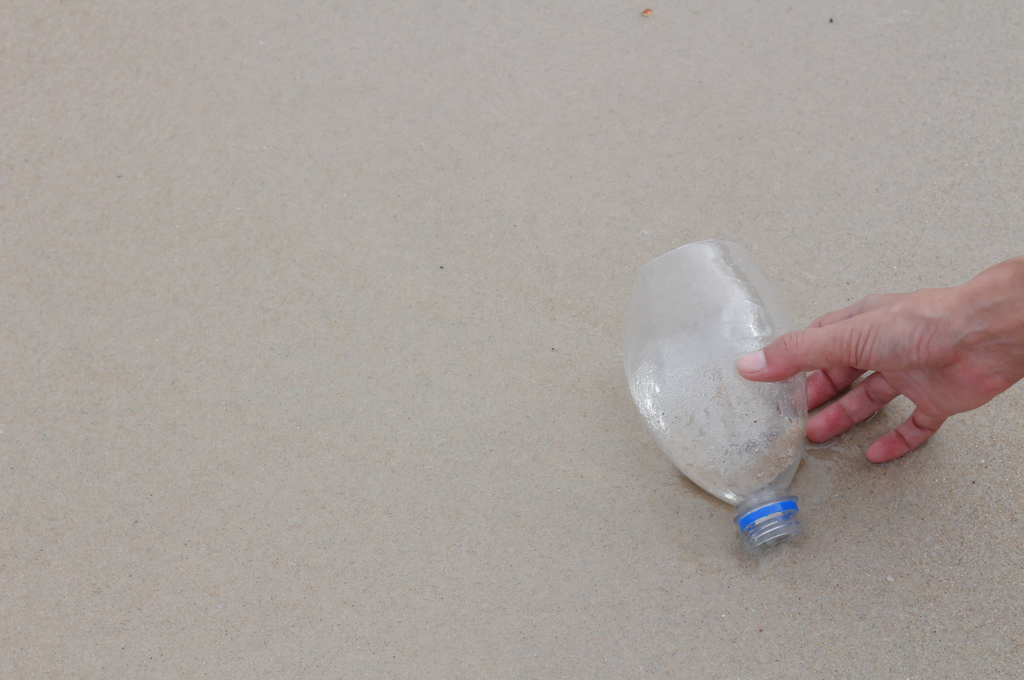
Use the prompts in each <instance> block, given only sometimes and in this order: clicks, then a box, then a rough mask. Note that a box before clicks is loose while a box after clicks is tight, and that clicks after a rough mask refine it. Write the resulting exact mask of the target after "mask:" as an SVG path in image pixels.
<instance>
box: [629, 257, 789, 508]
mask: <svg viewBox="0 0 1024 680" xmlns="http://www.w3.org/2000/svg"><path fill="white" fill-rule="evenodd" d="M789 329H790V321H789V315H788V313H787V312H786V310H785V307H784V306H783V305H782V303H781V300H780V299H779V297H778V295H777V294H776V293H775V291H774V289H773V288H772V286H771V284H770V283H769V282H768V281H767V279H765V277H764V275H763V274H761V272H760V271H759V270H758V269H757V266H756V265H755V263H754V261H753V258H752V257H751V256H750V255H749V253H747V251H746V250H745V249H743V248H742V247H741V246H739V245H737V244H735V243H731V242H728V241H717V240H714V241H701V242H699V243H692V244H690V245H687V246H683V247H682V248H678V249H676V250H674V251H672V252H670V253H667V254H665V255H662V256H661V257H658V258H656V259H655V260H653V261H651V262H650V263H648V264H647V265H645V266H644V267H643V268H641V269H640V271H639V272H638V274H637V277H636V281H635V283H634V286H633V293H632V296H631V298H630V302H629V305H628V307H627V310H626V316H625V325H624V330H623V362H624V365H625V369H626V375H627V378H628V380H629V387H630V391H631V393H632V395H633V399H634V401H635V402H636V405H637V408H638V410H639V411H640V413H641V415H642V416H643V419H644V422H645V423H646V424H647V427H648V429H649V430H650V432H651V434H652V435H653V436H654V439H655V440H656V441H657V443H658V445H659V447H660V448H661V449H662V451H664V452H665V454H666V455H667V456H668V458H669V459H670V460H671V461H672V462H673V463H674V464H675V466H676V467H677V468H679V470H680V471H681V472H682V473H683V474H685V475H686V476H687V477H689V478H690V479H691V480H693V481H694V482H695V483H697V484H698V485H699V486H701V487H702V488H703V489H705V490H706V491H708V492H709V493H711V494H714V495H715V496H717V497H718V498H720V499H722V500H724V501H726V502H728V503H731V504H732V505H735V506H739V507H741V508H746V507H747V506H750V505H751V503H754V504H755V505H756V504H757V503H761V504H765V503H770V502H771V499H778V498H782V497H784V496H785V494H786V489H787V488H788V486H789V484H790V482H791V481H792V479H793V475H794V474H795V473H796V468H797V466H798V465H799V462H800V458H801V456H802V453H803V443H804V437H805V434H804V433H805V419H806V413H807V396H806V383H805V379H804V376H803V375H802V374H800V375H798V376H796V377H794V378H791V379H789V380H786V381H783V382H779V383H755V382H751V381H748V380H745V379H744V378H743V377H741V376H740V375H739V373H738V372H737V370H736V360H737V359H738V358H739V357H741V356H743V355H745V354H748V353H749V352H753V351H756V350H758V349H761V348H762V347H764V346H765V345H767V344H768V343H769V342H771V341H772V340H774V339H775V338H777V337H779V336H780V335H782V334H783V333H785V332H786V331H788V330H789ZM741 528H742V527H741Z"/></svg>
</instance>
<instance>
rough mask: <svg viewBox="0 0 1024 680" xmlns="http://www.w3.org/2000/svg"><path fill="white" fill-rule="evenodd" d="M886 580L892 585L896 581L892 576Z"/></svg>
mask: <svg viewBox="0 0 1024 680" xmlns="http://www.w3.org/2000/svg"><path fill="white" fill-rule="evenodd" d="M885 580H886V581H888V582H889V583H892V582H893V581H895V580H896V579H894V578H893V577H892V576H886V577H885Z"/></svg>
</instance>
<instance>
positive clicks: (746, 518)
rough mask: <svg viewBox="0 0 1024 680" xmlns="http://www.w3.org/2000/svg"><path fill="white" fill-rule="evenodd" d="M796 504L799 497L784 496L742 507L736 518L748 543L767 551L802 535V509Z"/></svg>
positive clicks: (759, 550) (759, 549)
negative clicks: (800, 519)
mask: <svg viewBox="0 0 1024 680" xmlns="http://www.w3.org/2000/svg"><path fill="white" fill-rule="evenodd" d="M796 502H797V498H796V496H783V497H782V498H772V499H771V500H769V501H766V502H763V503H758V504H757V505H754V506H752V507H744V508H742V509H741V510H740V513H739V514H738V515H736V524H737V525H738V526H739V528H740V531H741V532H743V537H744V538H745V539H746V542H747V544H748V545H749V546H750V547H752V548H755V549H757V551H758V552H765V551H768V550H771V549H772V548H775V547H777V546H779V545H781V544H783V543H786V542H787V541H790V540H792V539H793V538H795V537H796V536H797V535H799V534H800V531H801V528H800V522H799V521H798V520H797V518H796V515H797V513H798V512H800V508H799V507H797V503H796Z"/></svg>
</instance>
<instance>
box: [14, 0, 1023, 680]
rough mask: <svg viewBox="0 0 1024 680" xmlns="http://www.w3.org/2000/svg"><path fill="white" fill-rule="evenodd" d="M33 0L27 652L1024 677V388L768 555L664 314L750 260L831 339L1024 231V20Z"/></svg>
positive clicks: (818, 10)
mask: <svg viewBox="0 0 1024 680" xmlns="http://www.w3.org/2000/svg"><path fill="white" fill-rule="evenodd" d="M651 1H652V3H653V0H651ZM648 8H650V9H651V10H652V12H651V15H650V16H641V11H642V10H644V9H648ZM0 14H2V16H0V38H2V40H0V55H2V59H0V83H2V87H0V89H2V91H3V95H2V104H0V168H2V174H0V177H2V181H0V350H2V361H0V677H4V678H33V677H39V678H106V677H111V678H127V677H131V678H174V677H209V678H252V677H301V678H385V677H387V678H641V677H652V678H711V679H722V680H726V679H729V680H736V679H744V680H745V679H751V680H753V679H759V680H760V679H765V678H769V679H770V678H816V679H817V678H839V677H843V678H847V677H849V678H857V677H880V678H900V679H902V678H1014V677H1020V676H1019V673H1020V668H1021V663H1022V660H1024V648H1022V646H1021V645H1022V640H1024V614H1022V611H1024V609H1022V606H1021V605H1022V593H1024V550H1022V548H1021V539H1020V531H1019V525H1020V520H1019V514H1020V510H1021V507H1022V503H1024V478H1022V473H1021V470H1022V454H1021V450H1022V446H1021V445H1022V440H1024V429H1022V427H1021V424H1020V419H1021V413H1022V408H1024V391H1022V388H1021V386H1020V385H1018V386H1017V387H1015V388H1014V389H1012V390H1010V391H1009V392H1007V393H1006V394H1004V395H1002V396H1000V397H999V398H997V399H996V400H994V401H993V402H992V403H990V404H989V405H987V406H986V407H984V408H983V409H981V410H979V411H976V412H973V413H970V414H964V415H961V416H958V417H955V418H952V419H950V420H949V421H948V422H947V423H946V425H945V426H944V427H943V428H942V430H941V431H940V433H939V434H937V435H936V436H935V437H934V438H933V439H932V440H931V441H930V442H928V444H927V445H925V446H924V447H922V448H921V449H920V450H918V451H917V452H915V453H914V454H912V455H910V456H909V457H907V458H905V459H902V460H899V461H896V462H894V463H892V464H890V465H886V466H872V465H870V464H868V463H866V462H865V461H864V459H863V450H864V448H865V447H866V445H867V444H868V443H869V442H870V441H872V439H873V438H874V437H877V436H879V435H880V434H881V433H883V432H884V431H886V430H887V429H889V428H892V427H894V426H895V425H896V424H898V423H899V422H900V421H901V419H902V418H905V417H907V416H908V415H909V413H910V409H909V407H908V404H907V403H906V402H904V401H897V402H895V403H894V404H893V405H891V406H890V407H889V408H887V409H886V410H885V411H884V412H883V413H881V414H880V415H878V416H877V417H876V418H874V419H873V420H872V421H871V422H870V423H868V424H866V425H865V426H864V427H862V428H861V429H859V430H857V431H856V432H854V433H853V434H850V435H848V436H846V437H844V438H842V439H840V440H838V441H835V442H832V443H830V444H828V445H826V446H824V447H814V448H809V450H808V453H807V456H806V458H805V460H804V462H803V463H802V464H801V466H800V470H799V471H798V472H797V475H796V479H795V481H794V484H793V487H792V489H791V490H792V491H793V492H794V493H795V494H796V495H798V496H799V497H800V506H801V521H802V523H803V526H804V529H805V533H804V535H803V536H801V537H800V539H799V540H798V541H797V542H795V543H794V544H792V545H789V546H786V547H785V548H784V549H782V550H780V551H777V552H776V553H774V554H772V555H770V556H769V557H767V558H763V559H760V560H758V559H756V558H753V557H751V556H749V555H747V554H745V553H744V552H743V551H742V550H741V548H740V543H739V539H738V537H737V531H736V527H735V525H734V524H733V515H734V513H733V509H732V508H731V507H730V506H728V505H726V504H725V503H722V502H720V501H718V500H716V499H714V498H713V497H711V496H710V495H708V494H706V493H704V492H703V491H701V490H700V489H698V488H697V487H696V486H695V485H694V484H692V483H691V482H689V481H687V480H686V479H685V478H684V477H682V476H681V475H680V474H679V473H678V472H677V471H676V470H675V468H674V467H673V466H672V464H671V463H670V462H669V461H668V460H667V459H666V458H665V456H664V455H663V454H661V453H660V452H659V451H658V449H657V447H656V445H655V443H654V441H653V440H652V438H651V436H650V435H649V434H648V433H647V431H646V429H645V427H644V424H643V422H642V420H641V419H640V417H639V415H638V413H637V412H636V408H635V407H634V405H633V402H632V399H631V398H630V394H629V390H628V387H627V384H626V378H625V375H624V372H623V368H622V361H621V341H620V332H621V318H622V312H623V310H624V307H625V303H626V301H627V299H628V296H629V291H630V286H631V284H632V279H633V276H634V275H635V273H636V271H637V270H638V269H639V268H640V267H641V266H642V265H643V264H645V263H646V262H648V261H649V260H651V259H652V258H654V257H656V256H658V255H660V254H662V253H664V252H667V251H669V250H671V249H673V248H676V247H678V246H680V245H683V244H685V243H689V242H692V241H697V240H701V239H706V238H713V237H715V238H726V239H730V240H733V241H736V242H738V243H741V244H743V245H744V246H746V247H747V248H748V249H749V250H750V251H751V253H752V254H753V255H754V257H755V258H756V259H757V261H758V263H759V265H760V266H761V268H762V269H763V271H764V272H765V274H766V276H767V277H768V278H769V279H770V280H771V281H772V282H773V283H774V284H775V286H776V287H777V289H778V290H779V292H780V294H781V295H782V296H783V298H784V299H785V300H786V303H787V305H788V307H789V309H790V311H791V312H792V314H793V317H794V319H795V321H796V322H797V324H798V325H805V324H807V323H809V322H810V321H811V320H812V319H814V318H815V317H816V316H818V315H819V314H822V313H824V312H826V311H829V310H831V309H835V308H837V307H841V306H845V305H846V304H848V303H850V302H852V301H854V300H856V299H858V298H860V297H861V296H863V295H865V294H868V293H873V292H888V291H906V290H913V289H916V288H921V287H931V286H949V285H955V284H959V283H961V282H963V281H965V280H967V279H968V278H970V277H971V276H973V275H974V274H975V273H977V272H978V271H980V270H981V269H983V268H985V267H987V266H989V265H992V264H995V263H996V262H999V261H1000V260H1002V259H1005V258H1007V257H1009V256H1011V255H1014V254H1021V253H1022V252H1024V192H1022V189H1021V185H1022V179H1024V153H1022V151H1024V137H1022V134H1024V133H1022V127H1021V126H1022V111H1024V55H1022V52H1021V48H1020V36H1021V31H1022V27H1024V26H1022V24H1024V5H1021V3H1019V2H1010V1H1006V2H996V3H982V4H975V5H970V6H966V7H957V6H953V5H949V6H946V5H936V4H932V3H924V2H919V1H912V2H909V3H908V2H902V3H895V2H867V3H853V4H851V3H845V4H843V5H822V4H820V3H794V4H790V5H775V4H771V3H764V4H754V3H743V2H733V1H726V2H715V3H711V2H698V3H676V2H673V3H668V2H659V3H654V4H631V3H628V2H626V3H622V2H617V3H613V2H592V3H586V4H579V3H535V2H523V3H514V4H513V5H512V6H498V3H479V2H477V3H471V2H445V3H441V2H437V3H431V2H418V3H415V2H409V3H380V2H378V3H360V4H357V3H351V2H341V1H337V2H303V3H294V2H289V3H285V2H280V1H278V2H265V1H261V0H255V1H251V2H244V3H243V2H229V1H227V0H215V1H213V2H208V3H192V4H185V3H179V2H171V3H166V2H152V1H150V0H139V1H135V2H127V1H123V0H122V1H119V2H109V3H96V2H64V3H56V2H45V3H44V2H14V3H8V6H7V7H6V8H5V10H4V11H3V12H2V13H0Z"/></svg>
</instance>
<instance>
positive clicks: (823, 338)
mask: <svg viewBox="0 0 1024 680" xmlns="http://www.w3.org/2000/svg"><path fill="white" fill-rule="evenodd" d="M852 330H853V328H852V324H849V323H838V324H833V325H831V326H824V327H822V328H808V329H805V330H802V331H794V332H792V333H786V334H785V335H783V336H781V337H780V338H778V339H777V340H775V341H774V342H772V343H771V344H770V345H768V346H767V347H765V348H764V349H761V350H758V351H757V352H754V353H752V354H748V355H746V356H743V357H740V359H739V361H737V362H736V368H737V370H739V372H740V375H742V376H743V377H744V378H746V379H747V380H757V381H759V382H775V381H776V380H785V379H786V378H791V377H793V376H794V375H796V374H797V373H799V372H801V371H814V370H817V369H819V368H836V367H838V366H857V363H858V362H857V360H856V357H854V356H852V354H853V352H852V351H851V349H850V348H851V347H852V346H853V345H854V344H855V343H852V342H851V341H850V340H851V338H850V335H851V331H852ZM857 367H858V368H861V367H859V366H857Z"/></svg>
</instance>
